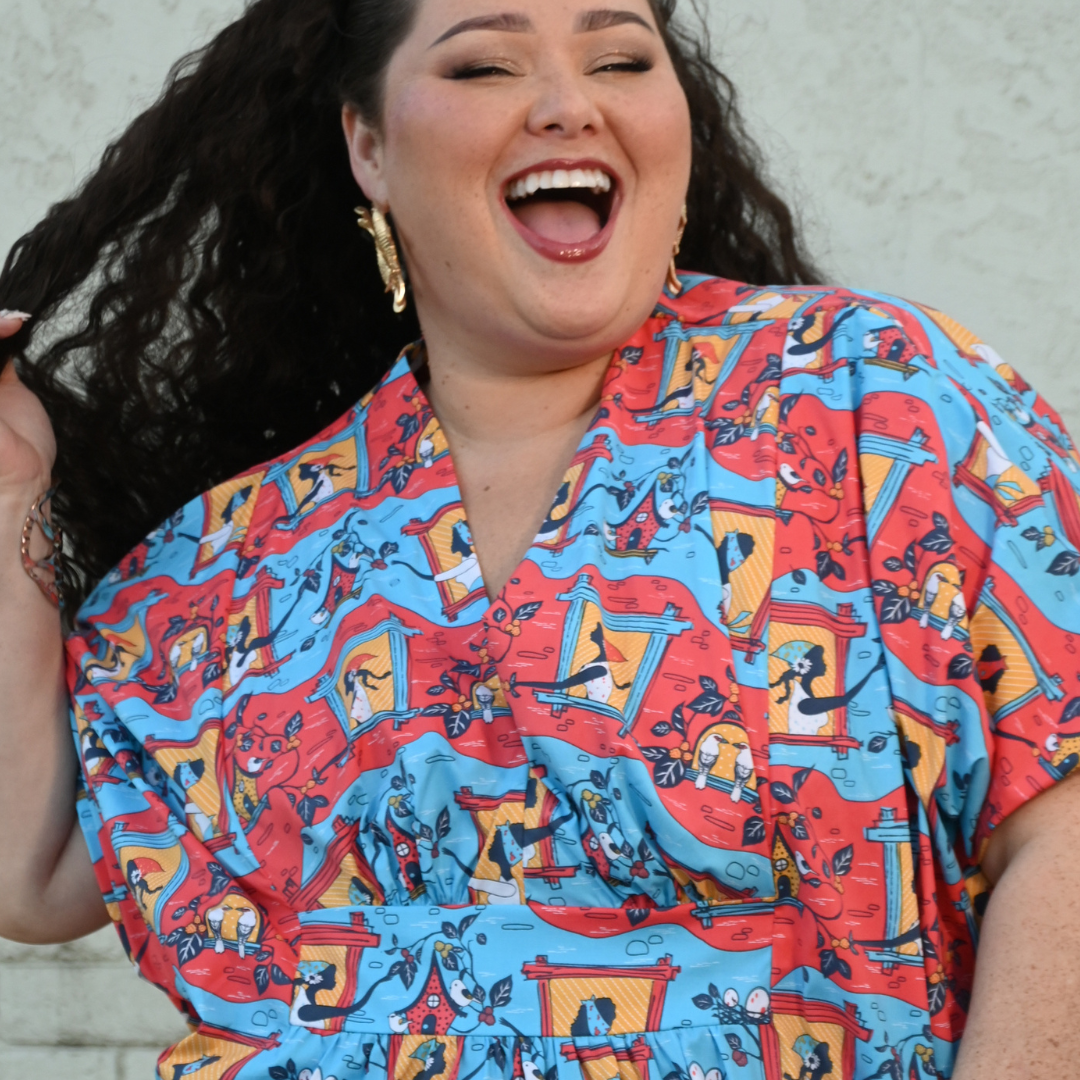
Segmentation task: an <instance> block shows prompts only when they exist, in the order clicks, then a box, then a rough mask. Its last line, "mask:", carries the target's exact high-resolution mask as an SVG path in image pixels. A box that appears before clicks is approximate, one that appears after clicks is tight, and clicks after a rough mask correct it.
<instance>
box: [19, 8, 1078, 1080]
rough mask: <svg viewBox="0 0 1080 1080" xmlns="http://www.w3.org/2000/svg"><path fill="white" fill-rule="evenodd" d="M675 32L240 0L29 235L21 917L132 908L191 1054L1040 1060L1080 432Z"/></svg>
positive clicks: (535, 1070) (1069, 835)
mask: <svg viewBox="0 0 1080 1080" xmlns="http://www.w3.org/2000/svg"><path fill="white" fill-rule="evenodd" d="M695 34H696V30H695V28H694V27H693V26H688V25H686V24H682V23H680V22H678V21H677V20H676V18H675V3H674V0H619V4H618V6H611V5H606V4H599V3H598V2H597V0H514V2H513V3H512V4H511V3H508V2H507V0H412V2H402V0H392V2H391V0H255V2H253V3H252V4H250V6H249V7H248V9H247V11H246V13H245V15H244V16H243V18H241V19H240V20H239V21H238V22H236V23H235V24H233V25H232V26H230V27H229V28H227V29H226V30H225V31H224V32H223V33H222V34H221V35H220V36H219V37H218V38H217V39H216V40H215V41H214V42H212V43H211V44H210V45H209V46H208V47H207V48H206V49H205V50H204V51H203V52H202V53H200V54H197V55H196V56H194V57H192V58H189V59H188V60H186V61H184V62H182V64H181V65H180V66H179V67H178V69H177V70H176V72H175V73H174V76H173V79H172V80H171V82H170V84H169V86H168V87H167V88H166V91H165V93H164V95H163V96H162V98H161V100H160V101H159V102H158V103H157V104H156V105H155V106H154V107H153V108H152V109H150V110H149V111H148V112H147V113H145V114H144V115H143V116H142V117H140V118H139V119H138V120H137V121H136V122H135V124H134V125H132V127H131V128H130V129H129V130H128V131H127V132H126V133H125V134H124V135H123V136H122V137H121V139H120V140H119V141H118V142H117V143H116V144H115V145H114V146H113V147H111V148H110V149H109V151H108V152H107V154H106V156H105V159H104V161H103V163H102V166H101V168H100V169H99V171H98V172H97V173H96V174H95V175H94V176H92V177H91V178H90V180H89V181H88V182H87V184H86V186H85V187H84V189H83V190H82V191H81V192H79V193H78V194H77V195H75V196H74V197H73V198H72V199H70V200H68V201H66V202H64V203H61V204H59V205H58V206H56V207H54V208H53V210H52V211H51V212H50V214H49V216H48V217H47V218H46V219H45V220H44V221H43V222H42V223H41V224H40V225H39V226H38V227H37V228H35V229H34V230H33V231H32V232H31V233H29V234H28V235H27V236H26V237H24V238H23V239H22V240H20V241H19V243H18V244H17V245H16V247H15V248H14V249H13V251H12V253H11V255H10V256H9V258H8V261H7V264H6V266H5V269H4V272H3V275H2V277H0V301H2V302H4V303H5V304H7V305H9V306H10V307H15V306H18V307H21V308H23V309H25V310H29V311H32V312H33V314H34V316H35V318H34V319H33V320H30V317H29V316H25V317H24V316H22V315H10V317H5V318H3V319H2V320H0V331H3V332H4V333H6V335H7V336H6V337H5V339H4V340H5V346H4V347H5V349H6V352H7V355H10V356H11V357H13V358H14V361H15V362H14V363H13V364H9V365H7V368H6V370H5V372H4V374H3V378H2V380H0V727H2V728H3V731H4V736H5V745H7V746H8V747H9V748H11V749H10V752H9V758H10V761H9V774H10V775H9V777H8V778H7V779H5V781H4V784H3V786H0V819H2V820H4V821H15V820H16V819H17V820H19V821H20V822H23V823H26V822H30V823H32V825H33V827H31V828H22V829H19V830H15V829H7V830H0V862H2V863H3V866H4V870H5V873H4V874H3V875H0V933H3V934H4V935H6V936H10V937H15V938H20V939H23V940H31V941H47V940H64V939H66V938H70V937H74V936H77V935H78V934H80V933H84V932H86V931H87V930H88V929H91V928H93V927H94V926H97V925H100V924H102V923H104V922H105V921H106V920H108V919H110V918H111V919H112V920H113V921H114V922H115V923H116V924H117V927H118V930H119V932H120V935H121V938H122V940H123V942H124V944H125V947H126V948H127V949H128V951H129V953H130V955H131V957H132V959H133V960H134V962H135V963H136V964H138V966H139V967H140V969H141V971H142V972H143V974H144V975H145V976H146V977H147V979H148V980H149V981H151V982H153V983H155V984H157V985H158V986H159V987H160V988H161V989H162V990H164V991H165V992H166V993H167V994H168V995H169V996H170V998H171V999H172V1000H173V1002H174V1003H175V1004H176V1005H177V1007H178V1008H180V1009H181V1010H183V1011H184V1012H185V1013H186V1014H187V1015H188V1016H189V1018H190V1019H191V1020H192V1022H193V1025H194V1030H193V1034H192V1035H191V1036H190V1037H189V1038H188V1039H186V1040H184V1041H183V1042H181V1043H180V1044H178V1045H177V1046H176V1047H173V1048H171V1049H170V1050H168V1051H166V1052H165V1054H164V1055H163V1056H162V1058H161V1061H160V1065H159V1076H160V1077H162V1078H172V1080H176V1078H177V1077H181V1076H195V1077H197V1078H199V1080H211V1078H213V1080H226V1078H240V1080H256V1078H257V1080H264V1078H265V1077H266V1076H267V1075H269V1076H270V1077H272V1078H274V1080H303V1078H308V1080H318V1078H321V1080H331V1078H332V1077H337V1078H339V1080H340V1078H342V1077H344V1076H346V1075H350V1076H351V1075H359V1076H368V1075H370V1076H371V1077H372V1078H373V1080H473V1078H476V1077H483V1078H484V1080H488V1078H490V1080H495V1078H500V1080H536V1078H541V1080H611V1078H613V1077H617V1078H618V1080H649V1078H650V1076H653V1075H654V1074H655V1076H656V1077H664V1078H666V1080H687V1078H689V1080H717V1078H722V1077H730V1078H735V1080H743V1078H746V1080H823V1078H825V1077H833V1078H834V1080H870V1078H873V1077H892V1078H895V1080H899V1078H900V1077H907V1078H908V1080H924V1078H927V1077H933V1076H949V1075H952V1074H953V1069H954V1065H955V1063H956V1058H957V1050H958V1047H959V1042H960V1036H961V1034H962V1033H963V1032H964V1030H965V1025H966V1024H968V1013H969V1012H970V1014H971V1016H970V1025H969V1027H968V1030H969V1032H970V1033H971V1034H970V1036H969V1037H968V1041H967V1042H966V1043H965V1050H964V1054H965V1057H963V1058H962V1059H961V1061H960V1065H959V1067H958V1068H959V1071H957V1073H956V1075H957V1076H958V1077H961V1078H963V1080H971V1078H973V1077H977V1076H981V1075H989V1074H987V1073H980V1072H979V1071H978V1070H979V1069H980V1068H985V1063H986V1062H988V1061H992V1062H995V1067H998V1066H1002V1067H1005V1069H1006V1071H1008V1072H1010V1074H1012V1073H1016V1074H1017V1075H1020V1074H1022V1075H1024V1076H1025V1077H1027V1076H1031V1077H1035V1076H1050V1075H1055V1076H1056V1075H1059V1074H1060V1073H1061V1071H1062V1069H1063V1068H1064V1066H1063V1064H1062V1062H1061V1061H1059V1060H1058V1059H1057V1058H1054V1056H1053V1055H1050V1056H1045V1055H1043V1057H1041V1058H1040V1057H1039V1056H1038V1055H1039V1053H1040V1052H1041V1050H1040V1048H1041V1043H1038V1040H1039V1039H1040V1038H1041V1037H1042V1036H1043V1035H1045V1034H1046V1033H1048V1032H1051V1031H1052V1030H1053V1025H1054V1024H1059V1025H1063V1024H1064V1023H1065V1022H1067V1020H1068V1019H1069V1017H1070V1015H1071V1010H1072V1009H1073V1007H1074V1006H1075V1004H1077V1003H1076V1002H1075V1001H1074V1000H1073V999H1072V997H1070V993H1071V992H1070V991H1069V987H1070V986H1072V985H1073V983H1071V982H1070V981H1069V979H1070V977H1071V976H1070V971H1069V960H1068V953H1067V950H1054V951H1053V954H1052V955H1046V953H1045V950H1044V952H1043V953H1040V954H1039V957H1038V958H1035V959H1033V958H1032V955H1031V954H1032V953H1033V952H1034V953H1038V952H1039V949H1040V948H1041V945H1040V944H1039V941H1038V934H1037V933H1036V932H1033V931H1032V930H1031V929H1030V920H1025V919H1022V918H1020V915H1021V914H1022V912H1023V896H1024V887H1023V882H1024V881H1026V880H1031V879H1032V877H1033V876H1034V877H1035V878H1037V879H1038V880H1040V881H1046V882H1049V883H1051V886H1052V896H1044V897H1043V898H1042V899H1043V904H1042V906H1043V908H1044V909H1045V911H1046V912H1047V913H1048V916H1047V917H1051V918H1055V919H1057V920H1058V921H1059V922H1062V923H1065V922H1075V920H1070V919H1068V917H1067V916H1068V912H1067V910H1066V909H1067V906H1068V903H1069V899H1068V898H1069V897H1070V896H1071V895H1073V894H1074V892H1075V888H1076V887H1077V886H1080V880H1074V879H1078V878H1080V873H1077V872H1076V871H1071V870H1069V869H1067V868H1063V867H1062V866H1061V863H1060V861H1059V860H1058V858H1057V853H1058V852H1059V851H1061V850H1068V849H1069V848H1070V847H1071V845H1073V844H1075V843H1076V842H1078V841H1080V835H1078V834H1080V824H1078V822H1080V814H1077V813H1076V810H1077V809H1078V807H1076V806H1075V803H1076V802H1077V798H1078V794H1077V793H1078V792H1080V787H1078V786H1077V785H1076V784H1075V783H1074V782H1072V781H1071V780H1069V779H1067V778H1068V777H1069V776H1070V774H1071V773H1072V772H1073V771H1074V770H1075V769H1076V766H1077V764H1078V763H1080V753H1078V747H1080V732H1077V731H1076V730H1075V725H1076V720H1077V718H1078V717H1080V698H1070V692H1069V691H1068V690H1067V689H1066V688H1067V686H1069V685H1070V684H1071V676H1072V675H1076V674H1080V669H1078V667H1077V664H1076V661H1075V659H1074V653H1075V649H1074V648H1073V645H1072V641H1073V636H1074V635H1075V634H1077V633H1080V604H1078V603H1077V601H1078V599H1080V595H1078V589H1077V584H1076V583H1077V581H1078V580H1080V575H1078V574H1077V568H1078V566H1080V555H1078V554H1077V552H1080V498H1078V491H1080V482H1078V478H1080V457H1078V455H1077V453H1076V451H1075V449H1074V447H1073V444H1072V443H1071V441H1070V440H1069V437H1068V435H1067V434H1066V433H1065V432H1064V430H1063V429H1062V427H1061V424H1060V421H1059V419H1058V418H1057V416H1056V414H1055V413H1054V412H1053V410H1052V409H1050V408H1049V407H1048V406H1047V404H1046V403H1045V402H1044V401H1043V399H1042V398H1040V397H1039V396H1038V395H1037V394H1036V393H1035V392H1034V391H1033V390H1032V389H1031V388H1030V387H1029V386H1028V385H1027V384H1026V383H1025V382H1024V381H1023V379H1022V378H1021V377H1020V376H1019V375H1018V374H1017V373H1016V372H1015V371H1014V370H1013V369H1012V368H1011V367H1010V366H1008V365H1007V364H1006V363H1005V362H1004V361H1002V360H1001V359H1000V358H999V357H997V356H996V354H995V353H994V352H993V350H992V349H990V348H989V346H987V345H985V344H984V343H982V342H980V341H979V340H978V339H977V338H975V337H974V336H973V335H971V334H970V333H968V332H967V331H966V330H964V329H963V328H962V327H960V326H959V325H958V324H956V323H955V322H953V321H952V320H950V319H949V318H948V317H946V316H945V315H943V314H942V313H940V312H938V311H936V310H934V309H932V308H928V307H922V306H918V305H912V304H908V303H904V302H901V301H898V300H894V299H891V298H889V297H884V296H877V295H868V294H858V293H853V292H851V291H849V290H845V289H841V288H832V287H825V286H822V285H817V284H814V283H813V281H814V273H813V270H812V268H811V267H810V266H809V264H808V263H807V262H806V261H805V260H804V258H803V256H802V255H801V253H800V248H799V244H798V242H797V238H796V235H795V231H794V229H793V225H792V217H791V215H790V213H789V212H788V210H787V208H786V207H785V206H784V205H783V203H782V202H780V201H779V200H778V199H777V197H776V196H775V195H774V194H772V193H771V192H770V191H769V189H768V188H767V187H766V186H765V184H764V183H763V181H762V180H761V177H760V172H759V167H758V163H757V160H756V157H755V154H754V151H753V148H752V144H750V143H749V142H748V141H747V140H746V138H745V136H744V134H743V133H742V129H741V126H740V123H739V120H738V116H737V113H736V112H735V110H734V107H733V103H732V102H733V94H732V90H731V88H730V86H729V85H728V84H727V82H726V81H725V79H724V77H723V76H722V75H721V74H720V73H719V72H718V71H717V70H716V69H715V68H714V67H713V66H712V63H711V61H710V60H709V56H708V52H707V45H705V44H696V43H695V42H697V41H700V40H701V39H700V38H699V37H695ZM358 203H359V204H360V205H359V207H358V208H357V210H356V213H357V214H358V215H359V220H360V224H361V226H362V227H363V230H365V231H366V232H369V233H371V234H372V236H373V237H374V239H375V247H374V249H373V248H372V245H371V244H370V243H368V241H367V239H366V238H365V236H364V233H363V232H362V231H361V230H358V229H356V228H355V226H354V225H353V224H352V221H351V218H352V213H353V208H354V207H357V204H358ZM683 266H690V267H692V269H690V270H688V269H680V267H683ZM384 289H385V291H389V292H392V293H393V294H394V299H393V301H391V300H390V299H389V298H388V297H387V296H386V295H385V292H384ZM406 305H407V307H406V312H407V313H406V314H404V315H402V308H403V307H405V306H406ZM39 327H41V329H40V331H39V329H38V328H39ZM395 356H396V357H397V359H396V360H395V359H394V358H395ZM16 370H17V371H18V374H16ZM54 477H55V478H56V479H57V480H58V481H59V483H60V486H59V488H58V489H57V491H56V493H55V496H54V495H53V493H52V490H51V488H52V484H53V480H54ZM46 489H49V490H46ZM185 500H187V501H186V502H185ZM178 505H179V506H180V508H179V509H177V506H178ZM27 510H29V515H27ZM53 515H55V518H56V520H57V521H58V522H59V523H60V524H63V526H64V527H65V529H66V531H67V536H68V540H67V542H66V545H65V542H64V541H63V540H61V538H60V537H59V535H58V534H57V532H56V530H55V528H54V525H53ZM5 538H6V539H5ZM5 544H6V545H7V547H5V546H4V545H5ZM5 550H7V551H8V555H4V551H5ZM61 554H63V555H64V556H65V558H64V559H63V560H61V558H60V555H61ZM61 599H63V600H64V601H66V603H67V605H68V607H67V616H68V618H67V623H66V627H65V629H66V656H67V677H66V679H63V678H62V677H61V673H60V672H61V664H62V655H63V650H64V646H65V643H64V641H63V635H62V628H61V620H60V617H59V614H58V611H57V606H58V603H59V601H60V600H61ZM76 608H77V611H76V610H75V609H76ZM67 718H70V723H69V721H68V719H67ZM69 727H70V731H69V730H68V728H69ZM72 736H74V743H72V738H71V737H72ZM72 745H74V747H75V750H76V753H77V757H78V767H79V775H80V781H79V784H78V785H77V786H76V785H74V784H73V783H72V779H71V777H72V772H73V771H74V769H75V764H76V762H75V761H74V760H73V755H72V749H71V747H72ZM1057 781H1065V783H1062V784H1057V783H1056V782H1057ZM1055 785H1056V786H1055ZM1051 788H1053V791H1052V792H1049V793H1047V794H1043V793H1044V792H1047V789H1051ZM991 880H993V881H995V882H998V892H997V894H996V895H995V899H994V900H993V903H990V902H989V898H990V881H991ZM984 914H985V915H986V919H985V921H984V920H983V916H984ZM1070 940H1071V939H1070ZM980 942H981V944H980ZM977 945H980V948H981V952H980V957H981V958H982V957H988V959H986V960H984V959H980V961H979V972H980V975H979V981H977V982H975V983H974V997H973V990H972V986H973V981H974V975H975V962H974V951H975V948H976V946H977ZM1020 955H1025V956H1026V958H1027V959H1026V960H1025V971H1027V972H1028V973H1027V974H1026V975H1020V974H1018V973H1017V972H1015V971H1012V970H1011V968H1012V966H1013V965H1015V960H1016V958H1017V957H1018V956H1020ZM1062 957H1064V958H1062ZM1003 970H1008V971H1010V980H1011V982H1010V981H1009V980H1004V979H1001V978H999V976H1000V973H1001V972H1002V971H1003ZM986 971H989V972H990V976H989V977H987V975H986V974H984V972H986ZM1025 980H1026V981H1025ZM1018 984H1022V985H1023V986H1024V987H1025V988H1028V989H1032V988H1036V987H1037V988H1039V989H1040V990H1041V991H1042V992H1041V996H1040V997H1039V999H1038V1000H1039V1002H1040V1004H1039V1016H1038V1017H1032V1018H1031V1022H1030V1023H1027V1022H1025V1024H1024V1026H1023V1032H1022V1033H1019V1034H1017V1035H1016V1037H1015V1038H1013V1037H1012V1036H1010V1039H1011V1041H1010V1042H1009V1043H1008V1045H1007V1046H1004V1045H1003V1044H1002V1035H1001V1032H1002V1031H1004V1030H1005V1029H1006V1027H1007V1024H1006V1023H1004V1022H1003V1019H1002V1018H1003V1015H1004V1016H1005V1019H1008V1014H1009V1010H1011V1009H1013V1008H1014V1003H1013V1002H1011V1001H1010V1000H1009V998H1008V996H1007V995H1004V994H1003V993H1002V991H1001V989H1000V987H1002V986H1005V985H1012V986H1014V987H1015V986H1016V985H1018ZM1047 991H1052V992H1051V993H1047ZM1048 998H1049V1002H1048V1000H1047V999H1048ZM1003 1010H1004V1014H1003ZM1048 1018H1049V1019H1048ZM1054 1045H1056V1044H1054ZM1018 1048H1019V1049H1018ZM1033 1062H1035V1063H1036V1067H1037V1068H1043V1069H1044V1071H1043V1072H1041V1073H1039V1072H1036V1071H1033V1070H1032V1063H1033ZM965 1069H966V1070H967V1071H966V1072H965V1071H963V1070H965Z"/></svg>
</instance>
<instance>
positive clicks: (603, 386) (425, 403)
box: [387, 314, 655, 624]
mask: <svg viewBox="0 0 1080 1080" xmlns="http://www.w3.org/2000/svg"><path fill="white" fill-rule="evenodd" d="M654 317H655V316H654V315H653V314H650V316H649V318H648V319H646V321H645V323H643V324H642V329H644V327H645V326H647V325H648V323H649V322H651V321H652V319H653V318H654ZM640 333H641V330H639V331H638V332H637V333H635V334H634V335H633V337H631V338H630V339H629V341H628V342H624V343H623V344H622V345H620V346H619V347H618V348H616V349H614V350H612V353H611V357H610V359H609V360H608V364H607V367H606V368H605V369H604V377H603V379H602V381H601V383H600V400H599V401H598V402H597V403H596V407H595V409H594V410H593V414H592V417H591V419H590V420H589V423H588V425H587V426H586V428H585V430H584V432H583V433H582V435H581V438H580V439H579V440H578V441H577V443H575V445H574V449H573V451H572V453H571V454H570V456H569V458H568V459H567V460H566V462H565V463H564V465H563V468H562V469H561V470H560V472H559V480H558V484H559V485H561V484H562V482H563V480H564V479H565V477H566V474H567V473H568V472H569V471H570V468H571V467H572V465H573V463H574V461H575V459H576V458H577V457H578V456H579V455H580V454H581V453H582V452H583V451H585V450H586V449H587V448H588V447H589V446H591V444H592V439H593V438H594V436H593V429H594V428H595V427H596V425H597V422H598V421H600V420H602V419H604V418H605V397H606V393H605V392H606V390H607V387H608V385H609V383H610V382H611V380H612V377H613V373H614V372H615V371H616V370H617V369H618V365H619V363H620V358H621V357H622V355H623V352H624V350H625V349H626V348H627V347H628V345H629V342H632V341H633V340H634V339H635V338H636V337H637V336H638V335H639V334H640ZM426 367H427V349H426V347H425V344H424V339H423V338H420V339H419V340H418V341H415V342H414V343H413V344H411V345H410V346H408V347H407V348H406V349H405V350H403V352H402V354H401V356H400V357H399V358H398V362H397V363H396V364H395V365H394V367H392V368H391V369H390V371H389V372H388V374H387V381H388V382H389V381H392V380H394V379H396V378H401V379H407V380H408V383H406V386H409V383H411V386H409V396H410V397H413V396H415V397H416V398H417V399H418V400H419V402H420V404H421V406H422V408H426V409H428V410H429V411H430V412H431V415H432V417H433V418H434V420H435V423H436V425H437V427H438V430H439V432H440V433H441V434H442V436H443V438H444V439H445V440H446V459H445V464H444V467H445V468H446V469H447V470H448V473H449V475H448V476H447V482H446V485H445V489H444V490H446V491H448V492H449V493H452V494H453V497H454V499H455V500H456V501H457V502H458V503H460V504H461V508H462V510H463V511H464V513H465V523H466V525H468V522H469V508H468V506H466V504H465V498H464V495H463V493H462V490H461V482H460V480H459V477H458V471H457V466H456V465H455V463H454V455H453V451H452V450H451V448H450V440H449V439H447V438H446V430H445V428H444V427H443V424H442V421H441V420H440V419H439V417H438V414H437V413H436V412H435V409H434V406H433V405H432V404H431V399H430V398H429V397H428V395H427V391H426V390H425V389H424V388H423V386H421V385H420V380H419V379H418V378H417V372H418V371H422V370H423V369H424V368H426ZM399 368H404V370H402V371H400V372H399V371H398V369H399ZM608 415H610V411H608ZM558 493H559V488H558V487H556V488H555V491H554V492H552V493H551V494H550V498H549V499H548V500H547V502H546V503H545V504H544V505H545V507H547V509H548V510H550V509H551V507H553V506H554V505H555V497H556V496H557V495H558ZM469 538H470V541H471V547H472V552H473V557H474V558H475V559H476V567H477V570H478V571H479V573H480V585H481V587H482V588H483V590H484V596H485V597H486V599H487V606H486V607H485V608H484V612H483V615H482V616H481V618H480V622H481V624H483V623H486V622H488V621H489V620H490V617H491V616H492V615H493V614H494V612H495V611H496V609H498V608H499V607H500V606H508V607H510V609H511V610H512V609H513V608H514V604H513V603H512V602H510V601H509V600H508V599H507V595H508V590H509V589H510V588H511V586H513V585H515V584H518V583H520V581H521V578H522V575H523V573H524V571H525V569H526V566H527V564H528V562H529V559H530V555H531V554H532V552H533V550H534V549H535V548H536V537H535V536H533V538H532V539H531V540H530V541H529V544H528V547H526V548H525V551H524V553H523V554H522V556H521V558H520V559H519V560H518V561H517V562H516V563H515V564H514V569H513V570H511V572H510V574H509V576H508V577H507V579H506V582H505V584H504V585H503V587H502V588H501V589H500V590H499V592H498V593H497V594H496V596H495V598H494V599H492V597H491V596H490V595H489V594H488V591H487V581H486V578H485V577H484V567H483V564H482V563H481V562H480V556H479V553H478V552H477V550H476V541H475V538H474V537H473V536H472V526H471V525H469Z"/></svg>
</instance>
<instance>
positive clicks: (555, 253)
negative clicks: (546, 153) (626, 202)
mask: <svg viewBox="0 0 1080 1080" xmlns="http://www.w3.org/2000/svg"><path fill="white" fill-rule="evenodd" d="M618 190H619V189H618V182H617V180H616V178H615V177H614V176H612V174H611V173H610V172H608V171H607V170H606V169H604V168H602V167H600V166H596V165H591V164H582V165H573V166H570V167H565V168H563V167H557V165H556V164H555V163H551V165H550V167H549V166H548V165H543V166H538V167H536V168H534V169H532V170H530V171H529V172H527V173H522V174H520V175H518V176H516V177H514V178H513V179H511V180H510V182H509V183H508V184H507V185H506V189H505V192H504V198H505V201H506V206H507V209H508V210H509V211H510V216H511V219H512V220H513V221H514V223H515V224H516V225H517V227H518V232H519V233H521V235H522V236H523V237H524V238H525V239H526V240H527V241H528V242H529V244H530V245H531V246H532V247H534V248H536V249H537V250H538V251H540V252H541V254H544V255H547V256H548V257H550V258H555V259H560V260H578V259H585V258H590V257H592V256H594V255H597V254H599V253H600V251H601V250H602V249H603V248H604V247H605V246H606V243H607V239H608V238H609V236H610V232H609V230H608V225H609V224H610V223H611V221H612V219H613V218H614V216H615V211H616V207H617V203H618Z"/></svg>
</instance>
